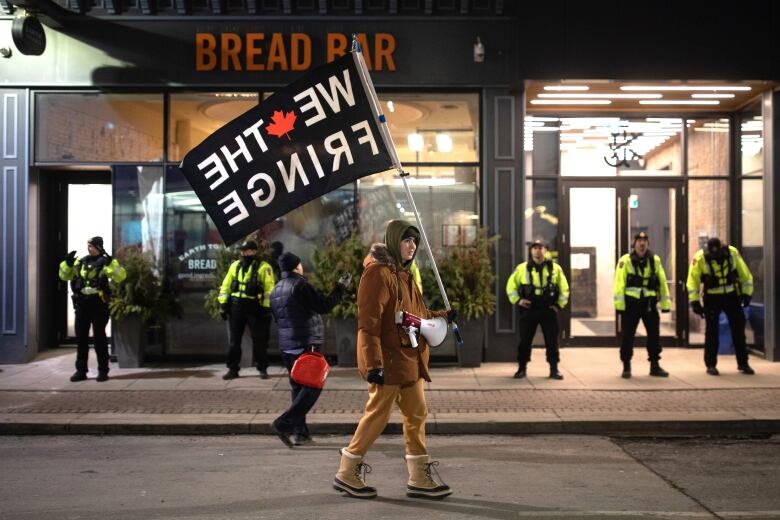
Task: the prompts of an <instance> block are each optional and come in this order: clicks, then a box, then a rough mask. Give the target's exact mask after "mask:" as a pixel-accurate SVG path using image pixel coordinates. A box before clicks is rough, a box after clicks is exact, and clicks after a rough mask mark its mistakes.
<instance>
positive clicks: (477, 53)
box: [474, 36, 485, 63]
mask: <svg viewBox="0 0 780 520" xmlns="http://www.w3.org/2000/svg"><path fill="white" fill-rule="evenodd" d="M483 61H485V46H484V45H483V44H482V42H481V41H480V39H479V36H477V41H476V42H475V43H474V62H475V63H482V62H483Z"/></svg>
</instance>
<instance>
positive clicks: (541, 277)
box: [506, 240, 569, 379]
mask: <svg viewBox="0 0 780 520" xmlns="http://www.w3.org/2000/svg"><path fill="white" fill-rule="evenodd" d="M537 245H538V246H542V247H545V246H544V244H542V243H541V242H540V241H538V240H537V241H535V242H533V243H532V244H531V245H530V247H529V260H528V261H527V262H523V263H521V264H520V265H518V266H517V268H516V269H515V271H514V272H513V273H512V274H511V275H510V276H509V279H508V280H507V283H506V294H507V297H508V298H509V301H510V302H511V303H512V305H517V304H518V302H519V301H520V300H521V299H525V300H529V301H530V302H531V304H530V306H529V307H528V308H525V307H522V306H521V307H520V321H519V327H520V343H519V345H518V355H517V361H518V365H519V367H518V370H517V372H516V373H515V378H518V379H519V378H523V377H525V371H526V365H527V364H528V362H529V361H530V360H531V344H532V342H533V338H534V334H535V333H536V328H537V326H539V325H541V327H542V333H543V335H544V345H545V349H546V357H547V362H548V363H549V364H550V377H551V378H553V379H563V376H562V375H561V374H560V373H559V372H558V363H559V361H560V354H559V352H558V310H557V309H558V308H560V309H562V308H563V307H565V306H566V303H567V302H568V301H569V283H568V282H567V281H566V276H565V275H564V274H563V269H561V266H559V265H558V264H557V263H554V262H553V261H552V260H551V259H549V258H545V260H544V261H543V262H542V263H541V264H537V263H536V262H535V261H534V260H533V258H532V257H531V254H530V250H531V249H533V247H534V246H537ZM545 248H546V247H545Z"/></svg>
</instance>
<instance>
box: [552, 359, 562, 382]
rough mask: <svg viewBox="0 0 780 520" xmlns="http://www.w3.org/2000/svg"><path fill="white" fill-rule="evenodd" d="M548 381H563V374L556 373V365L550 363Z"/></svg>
mask: <svg viewBox="0 0 780 520" xmlns="http://www.w3.org/2000/svg"><path fill="white" fill-rule="evenodd" d="M550 379H557V380H559V381H560V380H561V379H563V374H561V373H560V372H558V363H550Z"/></svg>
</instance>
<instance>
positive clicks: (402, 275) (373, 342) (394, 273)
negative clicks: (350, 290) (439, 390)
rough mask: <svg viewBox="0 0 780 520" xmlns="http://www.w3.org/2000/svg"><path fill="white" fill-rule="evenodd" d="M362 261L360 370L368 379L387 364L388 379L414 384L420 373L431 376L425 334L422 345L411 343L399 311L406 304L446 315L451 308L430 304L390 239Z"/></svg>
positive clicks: (422, 313) (406, 308)
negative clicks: (398, 258) (393, 253)
mask: <svg viewBox="0 0 780 520" xmlns="http://www.w3.org/2000/svg"><path fill="white" fill-rule="evenodd" d="M363 266H364V268H365V269H364V271H363V276H361V278H360V285H359V286H358V292H357V306H358V333H357V358H358V370H360V374H361V375H362V376H363V379H365V378H366V375H367V373H368V371H369V370H370V369H372V368H382V369H384V378H385V384H388V385H410V384H413V383H415V382H417V380H418V379H420V378H421V377H422V378H424V379H425V380H426V381H430V380H431V378H430V375H429V373H428V358H429V356H430V352H429V348H428V344H427V343H426V342H425V339H424V338H423V337H422V336H420V337H419V340H418V345H419V346H418V347H417V348H411V345H410V342H409V337H408V336H407V334H406V333H405V332H404V331H403V330H402V329H401V328H400V327H399V326H398V325H396V323H395V313H396V311H399V310H404V311H407V312H411V313H412V314H416V315H417V316H419V317H421V318H432V317H435V316H440V317H444V318H446V316H447V312H446V311H436V312H434V311H430V310H428V308H427V307H426V306H425V301H423V297H422V295H421V294H420V290H419V289H418V288H417V284H415V282H414V278H413V277H412V275H411V273H410V272H409V271H408V270H407V269H405V268H403V267H401V266H399V265H398V263H397V262H396V261H395V260H394V259H393V257H392V256H391V255H390V252H389V251H388V249H387V246H385V244H374V245H373V246H372V247H371V251H370V252H369V254H368V256H366V258H365V260H364V261H363ZM399 288H400V295H401V301H400V302H399V301H398V294H399Z"/></svg>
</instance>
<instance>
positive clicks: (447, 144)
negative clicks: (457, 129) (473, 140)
mask: <svg viewBox="0 0 780 520" xmlns="http://www.w3.org/2000/svg"><path fill="white" fill-rule="evenodd" d="M436 148H437V149H438V150H439V151H440V152H442V153H449V152H451V151H452V137H450V136H449V135H448V134H436Z"/></svg>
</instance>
